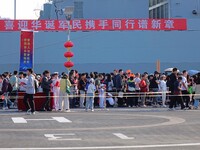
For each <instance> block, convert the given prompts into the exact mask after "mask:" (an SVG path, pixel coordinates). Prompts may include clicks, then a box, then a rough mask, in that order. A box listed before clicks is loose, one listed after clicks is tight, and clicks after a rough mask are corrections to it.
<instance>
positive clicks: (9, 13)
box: [0, 0, 48, 19]
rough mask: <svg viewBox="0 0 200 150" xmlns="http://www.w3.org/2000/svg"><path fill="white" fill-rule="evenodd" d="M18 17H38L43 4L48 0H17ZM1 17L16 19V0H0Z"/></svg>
mask: <svg viewBox="0 0 200 150" xmlns="http://www.w3.org/2000/svg"><path fill="white" fill-rule="evenodd" d="M16 1H17V19H37V18H38V14H39V11H34V10H40V9H43V7H42V6H43V4H44V3H45V2H47V1H48V0H16ZM0 17H1V18H10V19H14V0H0Z"/></svg>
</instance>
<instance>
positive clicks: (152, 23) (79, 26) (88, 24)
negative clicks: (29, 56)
mask: <svg viewBox="0 0 200 150" xmlns="http://www.w3.org/2000/svg"><path fill="white" fill-rule="evenodd" d="M70 27H71V30H72V31H98V30H119V31H123V30H187V20H186V19H98V20H94V19H87V20H71V21H70ZM67 29H68V22H67V21H66V20H0V31H21V30H33V31H65V30H67Z"/></svg>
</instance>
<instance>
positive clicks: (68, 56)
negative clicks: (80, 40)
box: [64, 51, 74, 58]
mask: <svg viewBox="0 0 200 150" xmlns="http://www.w3.org/2000/svg"><path fill="white" fill-rule="evenodd" d="M64 56H65V57H66V58H72V57H73V56H74V53H73V52H71V51H68V52H65V54H64Z"/></svg>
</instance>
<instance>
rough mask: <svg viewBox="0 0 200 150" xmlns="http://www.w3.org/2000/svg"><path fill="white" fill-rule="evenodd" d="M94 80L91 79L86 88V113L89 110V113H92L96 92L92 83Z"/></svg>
mask: <svg viewBox="0 0 200 150" xmlns="http://www.w3.org/2000/svg"><path fill="white" fill-rule="evenodd" d="M94 82H95V81H94V79H93V78H91V79H90V80H89V85H88V88H87V91H86V93H87V96H86V107H85V110H86V111H88V109H91V111H94V97H95V91H96V86H95V83H94Z"/></svg>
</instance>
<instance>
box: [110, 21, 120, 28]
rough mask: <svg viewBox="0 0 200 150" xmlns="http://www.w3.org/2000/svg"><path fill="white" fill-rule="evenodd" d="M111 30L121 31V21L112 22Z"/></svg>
mask: <svg viewBox="0 0 200 150" xmlns="http://www.w3.org/2000/svg"><path fill="white" fill-rule="evenodd" d="M112 28H113V29H116V28H117V29H121V28H122V21H121V20H112Z"/></svg>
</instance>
